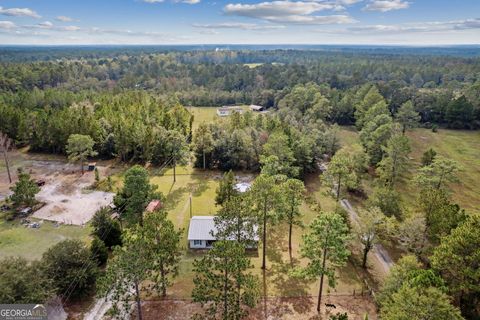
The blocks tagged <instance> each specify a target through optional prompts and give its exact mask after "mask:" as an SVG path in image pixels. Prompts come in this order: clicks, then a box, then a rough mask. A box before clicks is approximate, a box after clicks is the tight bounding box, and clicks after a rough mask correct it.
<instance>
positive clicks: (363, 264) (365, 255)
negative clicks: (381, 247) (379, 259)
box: [362, 246, 370, 269]
mask: <svg viewBox="0 0 480 320" xmlns="http://www.w3.org/2000/svg"><path fill="white" fill-rule="evenodd" d="M368 251H370V249H369V248H368V247H367V246H365V248H364V249H363V260H362V268H363V269H366V268H367V255H368Z"/></svg>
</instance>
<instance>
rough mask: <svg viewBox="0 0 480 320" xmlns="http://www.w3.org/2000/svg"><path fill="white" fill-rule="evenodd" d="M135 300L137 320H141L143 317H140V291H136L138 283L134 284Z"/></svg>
mask: <svg viewBox="0 0 480 320" xmlns="http://www.w3.org/2000/svg"><path fill="white" fill-rule="evenodd" d="M135 300H136V301H137V314H138V320H143V317H142V303H141V301H140V290H139V289H138V282H135Z"/></svg>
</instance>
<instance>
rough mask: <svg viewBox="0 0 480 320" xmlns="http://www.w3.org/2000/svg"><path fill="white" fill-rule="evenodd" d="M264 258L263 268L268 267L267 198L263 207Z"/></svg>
mask: <svg viewBox="0 0 480 320" xmlns="http://www.w3.org/2000/svg"><path fill="white" fill-rule="evenodd" d="M262 242H263V259H262V269H263V270H265V269H266V267H267V264H266V253H267V199H265V203H264V207H263V239H262Z"/></svg>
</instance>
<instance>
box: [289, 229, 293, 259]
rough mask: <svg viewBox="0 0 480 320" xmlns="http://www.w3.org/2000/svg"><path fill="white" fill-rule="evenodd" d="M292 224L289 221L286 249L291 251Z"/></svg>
mask: <svg viewBox="0 0 480 320" xmlns="http://www.w3.org/2000/svg"><path fill="white" fill-rule="evenodd" d="M292 225H293V224H292V223H290V226H289V228H288V250H289V251H290V252H292V227H293V226H292Z"/></svg>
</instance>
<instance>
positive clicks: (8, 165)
mask: <svg viewBox="0 0 480 320" xmlns="http://www.w3.org/2000/svg"><path fill="white" fill-rule="evenodd" d="M7 152H8V151H7V148H6V147H5V146H4V147H3V156H4V157H5V166H6V167H7V173H8V181H10V183H12V176H11V175H10V164H9V163H8V155H7Z"/></svg>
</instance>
